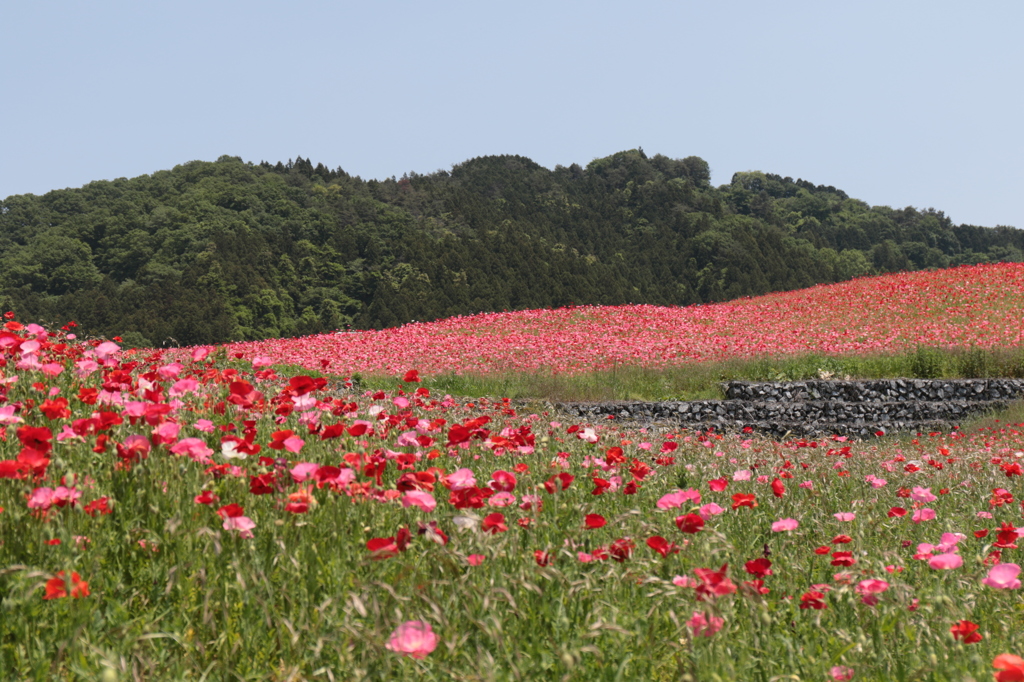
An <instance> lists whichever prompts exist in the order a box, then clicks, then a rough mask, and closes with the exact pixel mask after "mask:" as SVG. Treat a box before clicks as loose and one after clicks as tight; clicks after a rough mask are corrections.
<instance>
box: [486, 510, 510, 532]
mask: <svg viewBox="0 0 1024 682" xmlns="http://www.w3.org/2000/svg"><path fill="white" fill-rule="evenodd" d="M481 527H482V528H483V531H484V532H485V533H490V534H491V535H496V534H498V533H504V532H505V531H507V530H508V526H507V525H506V524H505V515H504V514H502V513H501V512H494V513H493V514H488V515H487V516H485V517H484V522H483V523H482V524H481Z"/></svg>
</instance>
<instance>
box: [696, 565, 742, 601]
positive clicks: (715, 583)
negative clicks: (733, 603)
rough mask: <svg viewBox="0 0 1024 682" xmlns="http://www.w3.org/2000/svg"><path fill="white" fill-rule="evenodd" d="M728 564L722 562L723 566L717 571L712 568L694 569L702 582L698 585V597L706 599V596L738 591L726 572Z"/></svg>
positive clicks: (719, 595)
mask: <svg viewBox="0 0 1024 682" xmlns="http://www.w3.org/2000/svg"><path fill="white" fill-rule="evenodd" d="M728 568H729V565H728V564H722V567H721V568H719V569H718V570H717V571H715V570H712V569H710V568H695V569H694V570H693V573H694V575H696V576H697V577H698V578H700V580H701V584H700V585H698V586H697V590H696V591H697V597H698V598H699V599H704V598H705V597H709V596H710V597H721V596H724V595H726V594H732V593H733V592H735V591H736V589H737V588H736V584H735V583H734V582H733V581H732V580H730V579H729V578H728V577H727V576H726V574H725V572H726V570H728Z"/></svg>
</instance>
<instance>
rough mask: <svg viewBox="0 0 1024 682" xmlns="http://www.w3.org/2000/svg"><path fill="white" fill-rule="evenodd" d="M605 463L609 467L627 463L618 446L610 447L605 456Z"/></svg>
mask: <svg viewBox="0 0 1024 682" xmlns="http://www.w3.org/2000/svg"><path fill="white" fill-rule="evenodd" d="M604 461H605V463H606V464H608V465H612V464H623V463H625V461H626V456H625V455H623V454H622V448H620V447H618V446H615V447H610V448H608V451H607V452H606V453H605V454H604Z"/></svg>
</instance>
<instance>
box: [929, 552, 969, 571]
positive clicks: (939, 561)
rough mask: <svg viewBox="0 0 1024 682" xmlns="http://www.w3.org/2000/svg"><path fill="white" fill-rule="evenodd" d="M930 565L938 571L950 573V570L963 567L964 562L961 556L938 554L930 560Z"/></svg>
mask: <svg viewBox="0 0 1024 682" xmlns="http://www.w3.org/2000/svg"><path fill="white" fill-rule="evenodd" d="M928 565H929V566H930V567H931V568H934V569H936V570H944V571H948V570H949V569H952V568H960V567H961V566H963V565H964V560H963V557H961V556H960V555H959V554H953V553H948V554H936V555H935V556H933V557H932V558H931V559H929V560H928Z"/></svg>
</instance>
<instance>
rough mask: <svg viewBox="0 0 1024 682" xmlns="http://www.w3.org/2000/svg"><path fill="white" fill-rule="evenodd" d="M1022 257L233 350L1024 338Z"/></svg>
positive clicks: (953, 343)
mask: <svg viewBox="0 0 1024 682" xmlns="http://www.w3.org/2000/svg"><path fill="white" fill-rule="evenodd" d="M1022 309H1024V264H1020V263H1013V264H997V265H977V266H965V267H958V268H951V269H946V270H936V271H930V272H916V273H900V274H893V275H884V276H879V277H865V278H858V279H855V280H853V281H850V282H844V283H840V284H832V285H827V286H816V287H812V288H809V289H803V290H799V291H792V292H783V293H773V294H768V295H764V296H759V297H756V298H745V299H739V300H734V301H729V302H725V303H717V304H710V305H696V306H689V307H685V308H677V307H658V306H648V305H641V306H638V305H633V306H605V307H571V308H559V309H556V310H529V311H522V312H512V313H488V314H481V315H472V316H468V317H455V318H449V319H445V320H440V321H437V322H431V323H415V324H408V325H404V326H402V327H400V328H394V329H385V330H381V331H364V332H357V333H349V334H325V335H318V336H309V337H304V338H297V339H272V340H267V341H259V342H251V343H238V344H231V345H229V346H228V349H227V350H228V352H229V353H230V354H238V355H239V356H241V357H244V358H246V359H249V360H254V359H257V358H261V359H262V361H263V362H265V363H267V364H269V363H270V362H274V363H288V364H292V365H299V366H302V367H306V368H309V369H313V370H319V369H323V368H324V367H325V365H324V363H326V368H327V369H328V371H330V372H332V373H334V374H350V373H354V372H362V373H365V374H375V373H376V374H388V375H392V376H396V375H397V376H400V375H402V374H403V373H404V372H406V371H407V370H409V369H417V370H419V371H420V372H421V373H423V374H463V373H477V374H503V373H510V372H524V373H525V372H548V373H554V374H559V373H562V374H578V373H583V372H594V371H602V370H609V369H612V368H616V367H618V368H623V367H645V368H655V369H657V368H666V367H673V366H679V365H685V364H692V363H699V362H700V363H706V362H720V361H724V360H730V359H737V358H740V359H746V358H756V357H761V356H774V357H777V356H786V355H789V356H798V355H801V354H809V353H814V354H820V355H826V356H827V355H870V354H882V353H885V354H894V353H903V352H907V351H913V350H914V349H915V348H917V347H919V346H924V347H933V348H967V349H986V350H987V349H997V348H1017V347H1020V346H1021V345H1022V344H1024V325H1022V324H1021V314H1020V311H1021V310H1022Z"/></svg>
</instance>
